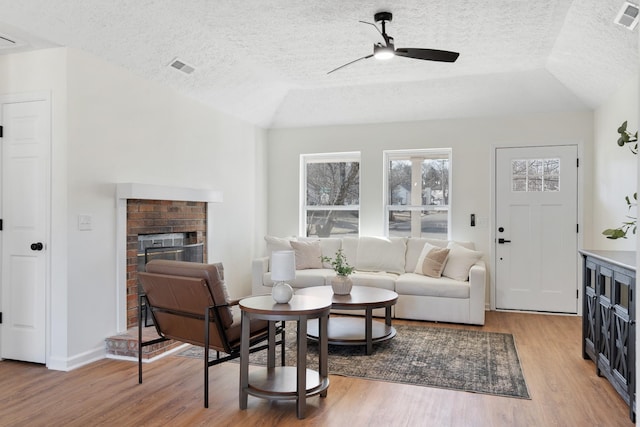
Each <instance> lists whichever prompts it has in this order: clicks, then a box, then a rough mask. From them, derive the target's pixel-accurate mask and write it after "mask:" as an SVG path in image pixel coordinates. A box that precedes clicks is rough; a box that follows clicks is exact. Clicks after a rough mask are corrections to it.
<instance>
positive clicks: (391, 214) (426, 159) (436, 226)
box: [384, 149, 451, 239]
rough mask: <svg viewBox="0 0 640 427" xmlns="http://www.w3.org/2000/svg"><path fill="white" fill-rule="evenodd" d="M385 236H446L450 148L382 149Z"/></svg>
mask: <svg viewBox="0 0 640 427" xmlns="http://www.w3.org/2000/svg"><path fill="white" fill-rule="evenodd" d="M384 161H385V187H386V188H385V197H386V211H385V223H386V232H387V236H389V237H395V236H397V237H431V238H438V239H448V238H449V231H450V226H449V225H450V223H451V221H450V219H451V215H450V210H449V203H450V200H451V188H450V183H451V149H428V150H402V151H385V152H384Z"/></svg>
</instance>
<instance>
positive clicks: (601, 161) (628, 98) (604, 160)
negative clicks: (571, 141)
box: [585, 76, 639, 251]
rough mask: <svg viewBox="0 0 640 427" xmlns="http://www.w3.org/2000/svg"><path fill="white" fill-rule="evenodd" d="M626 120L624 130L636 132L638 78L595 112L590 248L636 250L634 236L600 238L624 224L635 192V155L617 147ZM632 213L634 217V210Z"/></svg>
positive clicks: (620, 89) (627, 149)
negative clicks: (620, 129) (621, 127)
mask: <svg viewBox="0 0 640 427" xmlns="http://www.w3.org/2000/svg"><path fill="white" fill-rule="evenodd" d="M625 120H627V121H628V126H627V129H628V130H629V131H631V133H634V132H635V131H636V130H638V125H639V123H638V77H637V76H634V77H633V78H631V79H630V80H629V81H628V82H626V83H625V84H624V85H622V86H621V87H620V88H619V89H618V90H617V91H616V92H615V93H614V94H613V95H612V96H611V97H610V98H609V99H608V100H607V102H605V103H604V104H602V105H601V106H600V107H599V108H598V109H597V110H596V111H595V113H594V156H593V164H594V168H593V171H594V172H593V212H594V215H593V229H594V233H593V240H592V241H591V242H586V243H585V244H586V245H587V246H588V247H589V248H592V249H604V250H627V251H633V250H635V246H636V242H635V239H634V236H633V234H631V233H629V234H628V236H629V237H628V238H627V239H617V240H611V239H607V238H606V237H605V236H603V235H602V231H603V230H605V229H607V228H617V227H618V226H620V225H622V222H623V221H626V220H627V218H626V215H627V213H629V211H628V210H627V203H626V202H625V200H624V198H625V196H629V197H631V196H632V195H633V193H634V192H636V191H637V186H636V177H637V170H638V166H637V162H638V159H637V158H636V157H637V156H635V155H633V154H632V153H631V152H630V151H629V148H628V147H619V146H618V144H616V141H617V140H618V137H619V134H618V132H617V129H618V127H619V126H620V125H621V124H622V122H624V121H625ZM631 214H632V215H633V216H636V210H635V209H634V210H632V211H631Z"/></svg>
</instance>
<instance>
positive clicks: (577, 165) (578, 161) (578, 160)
mask: <svg viewBox="0 0 640 427" xmlns="http://www.w3.org/2000/svg"><path fill="white" fill-rule="evenodd" d="M576 167H577V168H579V167H580V159H579V158H578V159H576Z"/></svg>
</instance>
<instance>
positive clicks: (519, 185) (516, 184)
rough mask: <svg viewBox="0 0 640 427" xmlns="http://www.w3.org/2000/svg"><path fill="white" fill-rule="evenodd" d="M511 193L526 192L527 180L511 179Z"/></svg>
mask: <svg viewBox="0 0 640 427" xmlns="http://www.w3.org/2000/svg"><path fill="white" fill-rule="evenodd" d="M511 182H512V184H513V186H512V190H513V191H527V178H515V177H514V178H513V180H512V181H511Z"/></svg>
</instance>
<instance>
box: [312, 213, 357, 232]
mask: <svg viewBox="0 0 640 427" xmlns="http://www.w3.org/2000/svg"><path fill="white" fill-rule="evenodd" d="M358 217H359V212H358V211H357V210H344V211H335V210H334V211H331V210H313V211H307V237H310V236H318V237H330V236H331V237H336V236H345V235H349V234H350V235H353V234H355V235H358Z"/></svg>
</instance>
